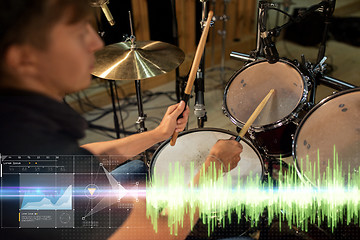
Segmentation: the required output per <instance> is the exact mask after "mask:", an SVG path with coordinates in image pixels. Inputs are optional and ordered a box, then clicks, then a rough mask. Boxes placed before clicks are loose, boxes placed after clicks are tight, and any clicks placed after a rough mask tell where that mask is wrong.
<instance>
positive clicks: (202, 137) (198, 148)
mask: <svg viewBox="0 0 360 240" xmlns="http://www.w3.org/2000/svg"><path fill="white" fill-rule="evenodd" d="M235 136H236V135H235V134H234V133H231V132H229V131H225V130H222V129H216V128H201V129H193V130H189V131H186V132H182V133H180V134H179V136H178V138H177V140H176V144H175V146H170V141H169V140H167V141H166V142H164V143H163V144H161V145H160V147H159V148H158V149H157V150H156V151H155V153H154V156H153V158H152V161H151V165H150V176H151V177H152V176H153V174H154V171H155V168H156V174H157V176H160V177H162V176H163V177H164V180H165V182H167V180H168V178H169V163H172V165H173V166H174V163H176V162H179V165H180V166H181V167H183V168H184V170H185V171H184V173H185V176H184V181H185V182H186V183H189V182H190V181H191V179H190V178H191V175H190V174H191V173H190V163H191V162H194V172H195V173H196V172H198V171H199V170H200V168H201V166H202V164H203V163H204V162H205V160H206V157H207V155H208V154H209V152H210V149H211V148H212V146H213V145H214V144H215V143H216V142H217V141H218V140H219V139H229V138H230V137H235ZM241 144H242V146H243V151H242V153H241V154H240V157H241V160H240V162H239V163H238V165H237V167H235V168H234V169H232V170H231V171H230V172H229V173H230V174H231V176H232V183H233V185H234V184H237V182H238V172H239V167H240V178H242V179H243V180H246V178H247V177H248V176H253V177H255V176H256V175H258V176H259V177H261V179H262V178H263V173H264V167H263V160H262V158H261V155H260V154H259V152H258V151H257V150H256V149H255V147H254V146H253V145H252V144H251V143H250V142H249V141H248V140H246V139H243V140H242V141H241ZM234 186H235V185H234Z"/></svg>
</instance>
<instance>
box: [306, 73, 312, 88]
mask: <svg viewBox="0 0 360 240" xmlns="http://www.w3.org/2000/svg"><path fill="white" fill-rule="evenodd" d="M305 79H306V83H307V86H308V88H309V87H311V86H312V82H311V80H310V78H309V77H308V76H305Z"/></svg>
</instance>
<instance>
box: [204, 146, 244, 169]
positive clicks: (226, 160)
mask: <svg viewBox="0 0 360 240" xmlns="http://www.w3.org/2000/svg"><path fill="white" fill-rule="evenodd" d="M242 150H243V146H242V145H241V144H240V143H239V142H238V141H235V140H232V139H231V140H218V141H217V142H216V143H215V145H214V146H213V147H212V148H211V150H210V153H209V156H211V155H213V156H215V157H217V158H218V159H220V160H221V161H222V162H223V164H224V166H225V169H224V171H225V172H227V171H228V169H229V166H230V170H231V169H233V168H235V167H236V166H237V164H238V162H239V161H240V153H241V152H242ZM209 156H208V157H207V159H206V160H207V161H213V162H215V163H216V162H219V161H218V160H217V159H214V158H213V157H209ZM216 164H217V163H216ZM216 166H218V165H216Z"/></svg>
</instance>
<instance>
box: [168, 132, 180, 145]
mask: <svg viewBox="0 0 360 240" xmlns="http://www.w3.org/2000/svg"><path fill="white" fill-rule="evenodd" d="M178 135H179V133H178V132H174V133H173V135H172V137H171V140H170V146H175V143H176V139H177V137H178Z"/></svg>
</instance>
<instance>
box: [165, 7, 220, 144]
mask: <svg viewBox="0 0 360 240" xmlns="http://www.w3.org/2000/svg"><path fill="white" fill-rule="evenodd" d="M212 17H213V11H209V14H208V17H207V20H206V25H205V27H204V30H203V32H202V34H201V38H200V41H199V45H198V47H197V49H196V53H195V57H194V61H193V63H192V66H191V70H190V74H189V78H188V82H187V84H186V88H185V91H184V97H183V100H184V102H185V105H186V104H187V101H188V100H189V98H190V94H191V89H192V86H193V85H194V81H195V76H196V73H197V70H198V68H199V64H200V60H201V57H202V55H203V52H204V48H205V44H206V38H207V35H208V33H209V28H210V22H211V19H212ZM185 108H186V107H185ZM180 116H181V115H180ZM180 116H179V117H180ZM178 134H179V133H177V132H175V131H174V133H173V135H172V138H171V140H170V145H171V146H174V145H175V143H176V139H177V136H178Z"/></svg>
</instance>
